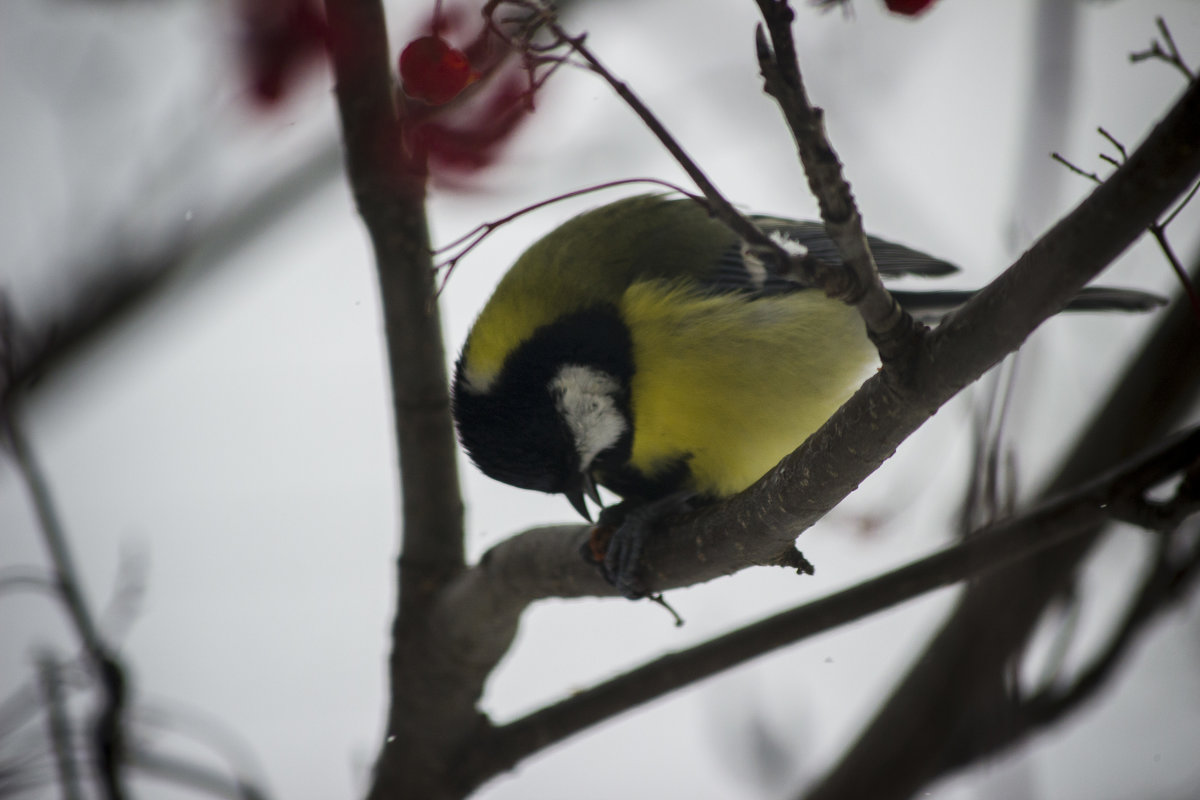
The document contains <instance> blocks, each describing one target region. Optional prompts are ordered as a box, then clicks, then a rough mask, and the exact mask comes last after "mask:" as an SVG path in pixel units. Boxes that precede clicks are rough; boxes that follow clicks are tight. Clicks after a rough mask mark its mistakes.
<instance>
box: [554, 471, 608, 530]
mask: <svg viewBox="0 0 1200 800" xmlns="http://www.w3.org/2000/svg"><path fill="white" fill-rule="evenodd" d="M563 494H565V495H566V496H567V499H568V500H570V501H571V505H572V506H574V508H575V510H576V511H578V512H579V514H580V516H582V517H583V518H584V519H586V520H587V521H588V522H591V521H592V512H591V511H589V510H588V507H587V500H586V499H585V498H590V499H591V501H592V502H593V503H595V504H596V505H601V503H600V493H599V492H598V491H596V481H595V479H594V478H592V474H591V473H590V472H588V471H586V470H584V471H582V472H580V473H579V479H578V480H577V481H576V483H575V485H574V486H571V487H570V488H568V489H567V490H566V491H565V492H563Z"/></svg>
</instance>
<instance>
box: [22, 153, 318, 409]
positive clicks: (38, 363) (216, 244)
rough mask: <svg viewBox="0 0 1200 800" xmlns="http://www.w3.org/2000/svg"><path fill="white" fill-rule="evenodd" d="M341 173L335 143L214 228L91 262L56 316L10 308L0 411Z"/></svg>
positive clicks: (189, 230) (184, 231) (189, 229)
mask: <svg viewBox="0 0 1200 800" xmlns="http://www.w3.org/2000/svg"><path fill="white" fill-rule="evenodd" d="M340 171H341V160H340V150H339V149H338V147H337V143H336V142H331V143H329V145H327V146H324V147H321V148H320V149H318V150H317V151H315V152H314V153H313V154H312V155H311V156H309V158H308V159H307V160H306V161H304V162H303V163H302V164H300V165H299V166H297V167H296V168H295V169H293V170H290V171H289V172H287V174H285V175H283V176H282V177H280V178H278V179H276V180H275V181H272V182H270V183H268V184H266V185H265V186H264V187H262V188H261V189H259V190H258V191H256V192H255V193H254V194H253V195H252V196H251V197H249V198H248V199H246V200H244V201H242V202H240V203H237V204H235V205H233V207H232V208H230V209H229V210H227V211H225V212H224V213H222V214H221V215H220V216H218V217H217V219H216V220H215V221H213V222H212V223H209V224H208V225H203V226H200V225H198V224H197V223H189V224H188V225H185V226H181V227H180V229H179V230H178V231H176V233H175V234H174V235H173V236H170V237H167V238H168V239H169V243H168V244H167V245H165V246H164V247H162V248H161V249H159V250H158V251H156V252H154V253H151V254H149V255H146V256H138V257H132V256H126V255H123V254H118V255H115V256H114V257H112V258H111V259H110V260H109V261H108V262H107V263H99V264H89V265H88V269H87V270H86V271H87V273H90V274H93V275H97V276H99V277H97V278H94V279H92V280H91V281H89V282H88V283H87V285H85V286H84V287H83V288H82V289H81V290H80V291H79V292H77V293H76V294H75V296H74V297H73V298H72V301H71V303H70V304H69V305H68V306H67V307H66V308H64V309H61V310H59V311H57V312H56V314H55V316H54V318H52V319H49V320H45V321H42V320H38V321H34V322H32V323H22V322H20V321H18V320H17V319H15V316H14V315H15V311H14V310H13V309H12V308H11V307H10V304H8V303H6V304H5V308H4V309H3V315H4V316H5V318H6V319H5V328H6V332H7V341H5V342H4V343H3V344H2V345H0V346H2V347H3V348H4V349H5V350H6V351H7V353H6V359H7V361H8V365H9V369H8V371H7V374H2V375H0V408H5V407H7V406H9V405H10V404H12V403H13V402H14V398H15V395H16V393H17V392H20V391H23V390H29V389H32V388H33V387H35V386H36V385H37V384H38V382H39V381H40V380H42V379H43V378H44V377H46V376H47V375H50V374H52V373H54V372H55V371H57V370H58V369H59V368H61V367H62V365H63V364H66V363H69V362H70V360H71V359H72V358H73V357H74V356H75V355H76V354H78V353H79V352H81V351H83V350H84V349H85V348H86V347H87V346H89V345H91V344H92V343H94V342H95V341H97V340H99V339H100V338H102V337H103V336H105V335H106V334H108V333H110V332H112V331H113V330H115V329H117V328H118V327H119V326H120V325H121V323H123V322H126V321H128V320H130V319H132V318H135V317H136V316H137V314H139V313H141V312H142V311H144V310H145V309H146V308H148V307H150V306H151V305H152V304H153V302H154V301H155V300H157V299H159V298H160V297H161V296H162V294H163V292H164V290H165V289H166V288H167V287H168V286H171V285H173V284H175V283H176V282H177V281H179V280H182V279H184V278H185V277H190V276H191V275H193V274H195V273H199V272H200V271H201V270H202V269H204V270H207V269H209V268H210V265H215V264H222V263H225V262H228V261H230V260H231V259H232V256H233V254H234V253H235V252H236V251H237V250H239V249H241V248H242V247H245V246H246V245H247V244H248V243H250V242H252V241H254V240H255V239H257V238H258V237H259V236H261V235H262V233H263V231H264V230H266V229H267V228H269V227H270V225H271V224H272V223H273V222H275V221H278V220H280V219H282V218H283V217H285V216H286V215H287V214H288V213H289V212H291V211H292V210H294V209H295V208H296V206H298V205H299V204H300V203H302V202H304V200H305V199H306V198H308V197H310V196H311V195H312V194H313V192H315V191H316V190H317V189H319V188H321V187H322V186H326V185H328V183H329V181H330V180H331V179H332V178H334V177H336V176H337V175H338V174H339V172H340ZM197 228H198V229H197ZM72 271H78V270H74V269H73V270H72Z"/></svg>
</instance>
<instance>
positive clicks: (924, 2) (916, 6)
mask: <svg viewBox="0 0 1200 800" xmlns="http://www.w3.org/2000/svg"><path fill="white" fill-rule="evenodd" d="M883 2H884V5H886V6H887V7H888V11H891V12H892V13H893V14H904V15H906V16H909V17H915V16H916V15H917V14H920V13H921V12H923V11H925V10H926V9H928V8H929V7H930V6H931V5H933V2H934V0H883Z"/></svg>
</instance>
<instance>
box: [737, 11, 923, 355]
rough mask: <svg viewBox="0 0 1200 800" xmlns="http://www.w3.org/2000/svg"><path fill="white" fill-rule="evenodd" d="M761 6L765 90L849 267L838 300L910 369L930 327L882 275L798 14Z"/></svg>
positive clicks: (883, 349)
mask: <svg viewBox="0 0 1200 800" xmlns="http://www.w3.org/2000/svg"><path fill="white" fill-rule="evenodd" d="M757 2H758V8H759V10H760V12H761V13H762V16H763V19H764V20H765V21H766V25H767V30H768V31H769V32H770V35H771V43H770V44H768V43H767V39H766V37H765V36H764V35H763V29H762V27H761V26H759V28H758V30H757V31H756V33H755V43H756V47H757V51H758V63H759V68H760V69H761V71H762V75H763V80H764V82H765V85H764V89H765V91H766V93H767V94H768V95H770V96H771V97H773V98H775V100H776V101H777V102H778V103H779V108H780V110H781V111H782V112H783V117H784V120H785V121H786V122H787V126H788V129H789V130H790V131H791V133H792V138H793V139H794V140H795V142H796V150H797V153H798V154H799V156H800V162H801V164H803V165H804V174H805V175H806V176H807V177H808V186H809V188H810V189H811V190H812V193H813V195H814V196H815V197H816V198H817V203H818V205H819V207H820V209H821V219H822V220H823V221H824V222H825V231H826V233H828V234H829V238H830V239H832V240H833V243H834V244H835V245H836V246H837V249H838V254H839V255H840V256H841V257H842V261H843V263H844V265H845V267H844V268H843V269H842V270H839V272H840V273H841V280H840V281H839V283H840V284H841V286H839V287H838V288H837V289H836V291H834V292H832V293H831V295H832V296H834V297H836V298H837V299H840V300H843V301H845V302H847V303H849V304H850V305H853V306H854V307H855V308H857V309H858V312H859V314H860V315H861V316H862V318H863V322H864V323H865V325H866V327H867V333H868V335H870V337H871V340H872V341H873V342H874V343H875V346H876V347H877V348H878V350H879V356H880V359H881V360H882V361H883V363H884V365H885V366H887V365H889V364H891V363H893V362H896V361H899V362H901V363H903V362H904V361H906V360H908V359H910V358H912V357H913V356H914V355H915V353H916V352H917V351H918V350H919V348H920V345H921V337H922V334H923V332H924V330H925V329H924V327H923V326H920V325H918V324H917V322H916V321H915V320H914V319H913V318H912V316H911V315H910V314H908V313H907V312H906V311H905V310H904V309H903V308H901V307H900V304H899V303H897V302H896V299H895V298H894V297H892V295H891V292H889V291H888V290H887V288H886V287H884V285H883V281H882V280H881V279H880V277H879V269H878V267H877V266H876V265H875V257H874V256H873V255H872V254H871V248H870V245H868V244H867V234H866V231H865V230H864V228H863V221H862V216H861V215H860V214H859V211H858V206H857V204H855V202H854V195H853V193H851V191H850V184H849V183H847V182H846V178H845V175H843V174H842V164H841V161H840V160H839V159H838V156H837V153H836V152H835V151H834V149H833V145H832V144H830V142H829V137H828V136H826V134H825V120H824V112H823V111H822V110H821V109H819V108H816V107H814V106H813V105H812V103H811V102H810V101H809V99H808V92H807V91H806V90H805V88H804V81H803V79H802V78H801V76H800V64H799V60H798V59H797V56H796V45H795V42H794V40H793V39H792V20H793V19H794V17H795V14H794V13H793V12H792V9H791V6H790V5H789V4H788V3H787V0H757Z"/></svg>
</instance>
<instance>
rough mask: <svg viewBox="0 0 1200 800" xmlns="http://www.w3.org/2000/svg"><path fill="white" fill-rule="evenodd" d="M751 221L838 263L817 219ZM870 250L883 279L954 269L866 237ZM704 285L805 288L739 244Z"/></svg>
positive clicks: (771, 290)
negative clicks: (777, 271) (768, 267)
mask: <svg viewBox="0 0 1200 800" xmlns="http://www.w3.org/2000/svg"><path fill="white" fill-rule="evenodd" d="M753 219H754V221H755V222H756V223H758V225H759V226H760V227H761V228H762V229H763V230H764V231H766V232H767V233H768V234H770V235H773V236H778V237H783V238H785V239H787V240H790V241H792V242H795V243H797V244H800V245H802V246H803V247H805V248H806V249H807V250H808V252H809V253H810V254H811V255H813V256H815V257H817V258H819V259H820V260H822V261H824V262H825V263H827V264H831V265H835V266H836V265H840V264H841V263H842V259H841V256H839V255H838V252H837V247H836V246H835V245H834V243H833V241H832V240H831V239H830V238H829V237H828V236H827V235H826V234H825V226H824V225H823V224H821V223H819V222H799V221H796V220H789V219H782V218H779V217H753ZM867 242H868V243H869V244H870V245H871V252H872V253H873V254H874V255H875V263H876V264H877V265H878V267H879V272H880V274H881V275H882V276H883V277H885V278H891V277H897V276H900V275H920V276H923V277H936V276H939V275H949V274H951V273H953V272H957V271H958V267H956V266H954V265H953V264H951V263H950V262H948V261H943V260H942V259H940V258H934V257H933V256H931V255H927V254H926V253H922V252H919V251H917V250H913V249H912V248H909V247H905V246H904V245H902V244H896V243H895V242H889V241H886V240H884V239H879V238H877V237H875V236H868V237H867ZM704 283H705V286H706V287H707V288H709V289H710V290H713V291H718V292H748V293H753V294H762V295H769V294H778V293H781V292H793V291H796V290H798V289H804V288H807V287H806V286H804V285H803V284H802V283H798V282H797V281H796V280H795V278H791V277H782V276H780V275H777V274H773V273H771V272H770V270H769V269H767V268H766V267H765V266H764V265H763V263H762V262H761V261H760V260H759V259H757V258H755V257H754V256H753V254H751V253H750V252H749V250H748V249H747V248H746V247H745V245H743V244H742V243H740V242H739V243H737V244H734V245H732V246H730V247H729V248H728V249H727V250H726V251H725V252H724V253H723V254H722V255H721V258H720V259H719V261H718V263H717V268H716V270H715V271H714V272H713V273H712V275H711V276H709V278H708V279H707V280H705V281H704Z"/></svg>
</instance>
